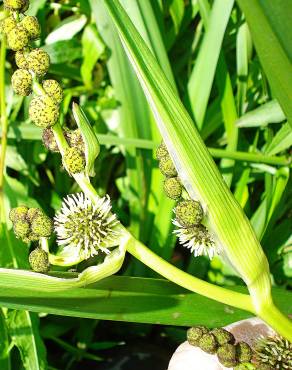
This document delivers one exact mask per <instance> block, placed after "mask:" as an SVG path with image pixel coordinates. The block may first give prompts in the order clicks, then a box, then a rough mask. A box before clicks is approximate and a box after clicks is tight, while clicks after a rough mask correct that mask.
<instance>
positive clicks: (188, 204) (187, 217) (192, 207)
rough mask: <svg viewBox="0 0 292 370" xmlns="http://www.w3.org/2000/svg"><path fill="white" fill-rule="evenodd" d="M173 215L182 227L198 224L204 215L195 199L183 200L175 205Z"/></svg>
mask: <svg viewBox="0 0 292 370" xmlns="http://www.w3.org/2000/svg"><path fill="white" fill-rule="evenodd" d="M175 215H176V219H177V220H178V222H179V223H180V224H181V225H182V226H183V227H192V226H195V225H198V224H199V223H200V222H201V221H202V219H203V216H204V213H203V209H202V207H201V204H200V203H199V202H197V201H195V200H183V201H181V202H179V203H178V205H177V206H176V207H175Z"/></svg>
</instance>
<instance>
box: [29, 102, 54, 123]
mask: <svg viewBox="0 0 292 370" xmlns="http://www.w3.org/2000/svg"><path fill="white" fill-rule="evenodd" d="M29 116H30V119H31V120H32V121H33V122H34V123H35V124H36V125H37V126H40V127H51V126H54V124H55V123H56V122H57V121H58V118H59V106H58V104H57V103H56V102H55V100H54V99H52V98H50V97H49V96H47V95H43V96H37V97H35V98H33V99H32V101H31V103H30V106H29Z"/></svg>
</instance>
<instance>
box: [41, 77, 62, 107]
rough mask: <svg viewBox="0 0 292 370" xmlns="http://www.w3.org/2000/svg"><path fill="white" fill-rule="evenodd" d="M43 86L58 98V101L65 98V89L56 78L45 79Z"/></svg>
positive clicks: (51, 95)
mask: <svg viewBox="0 0 292 370" xmlns="http://www.w3.org/2000/svg"><path fill="white" fill-rule="evenodd" d="M43 88H44V90H45V92H46V93H47V94H48V95H49V96H50V97H51V98H54V99H55V100H56V102H57V103H59V104H60V103H61V102H62V100H63V89H62V87H61V86H60V84H59V82H57V81H56V80H45V81H44V82H43Z"/></svg>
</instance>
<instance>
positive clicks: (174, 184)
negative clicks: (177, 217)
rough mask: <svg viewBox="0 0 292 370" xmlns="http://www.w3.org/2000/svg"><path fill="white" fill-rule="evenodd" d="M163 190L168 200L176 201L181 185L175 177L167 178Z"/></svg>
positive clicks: (179, 194)
mask: <svg viewBox="0 0 292 370" xmlns="http://www.w3.org/2000/svg"><path fill="white" fill-rule="evenodd" d="M163 189H164V192H165V194H166V196H168V198H171V199H174V200H177V199H179V198H180V197H181V193H182V185H181V183H180V181H179V179H178V178H177V177H169V178H167V179H166V180H165V181H164V184H163Z"/></svg>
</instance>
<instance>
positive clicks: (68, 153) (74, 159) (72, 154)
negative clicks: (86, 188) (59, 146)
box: [63, 147, 86, 174]
mask: <svg viewBox="0 0 292 370" xmlns="http://www.w3.org/2000/svg"><path fill="white" fill-rule="evenodd" d="M63 163H64V166H65V167H66V169H67V171H68V172H69V173H73V174H74V173H79V172H82V171H84V169H85V165H86V162H85V158H84V154H83V152H82V151H81V150H79V149H77V148H74V147H73V148H67V149H66V150H65V153H64V155H63Z"/></svg>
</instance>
